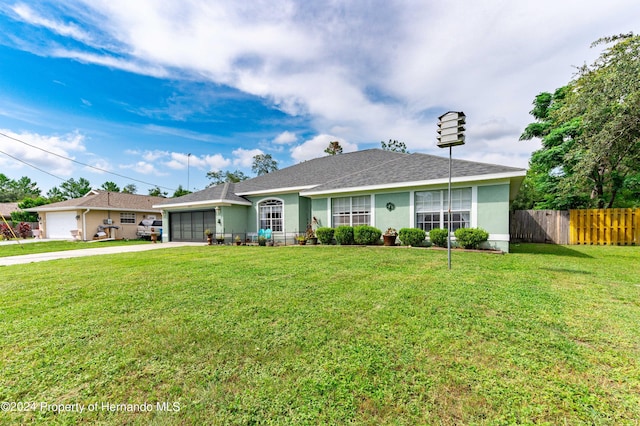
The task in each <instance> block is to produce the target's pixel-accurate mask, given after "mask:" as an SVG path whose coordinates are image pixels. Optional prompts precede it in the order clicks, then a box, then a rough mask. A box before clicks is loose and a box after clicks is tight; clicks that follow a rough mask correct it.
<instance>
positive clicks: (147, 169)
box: [120, 161, 168, 176]
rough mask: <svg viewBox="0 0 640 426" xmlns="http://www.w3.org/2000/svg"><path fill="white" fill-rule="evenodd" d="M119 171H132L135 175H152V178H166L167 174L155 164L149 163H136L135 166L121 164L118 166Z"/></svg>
mask: <svg viewBox="0 0 640 426" xmlns="http://www.w3.org/2000/svg"><path fill="white" fill-rule="evenodd" d="M120 168H121V169H128V170H133V171H135V172H136V173H140V174H142V175H153V176H167V175H168V173H166V172H164V171H163V169H162V168H161V167H159V165H158V164H156V163H149V162H147V161H138V162H137V163H135V164H123V165H121V166H120Z"/></svg>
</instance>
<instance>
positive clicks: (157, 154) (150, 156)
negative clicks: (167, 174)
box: [133, 150, 171, 162]
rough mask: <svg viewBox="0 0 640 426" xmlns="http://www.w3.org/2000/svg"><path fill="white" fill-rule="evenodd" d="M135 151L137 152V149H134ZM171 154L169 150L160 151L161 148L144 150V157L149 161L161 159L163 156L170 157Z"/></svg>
mask: <svg viewBox="0 0 640 426" xmlns="http://www.w3.org/2000/svg"><path fill="white" fill-rule="evenodd" d="M133 152H135V151H133ZM169 156H171V153H169V152H168V151H160V150H153V151H144V152H143V153H142V158H143V159H144V160H145V161H149V162H153V161H156V160H159V159H161V158H165V157H169Z"/></svg>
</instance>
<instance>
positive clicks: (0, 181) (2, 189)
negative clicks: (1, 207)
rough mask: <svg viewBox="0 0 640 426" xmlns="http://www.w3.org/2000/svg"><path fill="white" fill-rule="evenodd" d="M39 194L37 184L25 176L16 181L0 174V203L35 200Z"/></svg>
mask: <svg viewBox="0 0 640 426" xmlns="http://www.w3.org/2000/svg"><path fill="white" fill-rule="evenodd" d="M40 194H41V192H40V188H38V184H37V183H36V182H33V181H32V180H31V179H30V178H28V177H27V176H22V177H21V178H20V179H18V180H14V179H9V178H8V177H7V176H5V175H4V174H2V173H0V203H8V202H15V201H20V200H24V199H25V198H36V197H39V196H40Z"/></svg>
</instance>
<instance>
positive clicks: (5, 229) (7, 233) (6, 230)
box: [0, 223, 13, 240]
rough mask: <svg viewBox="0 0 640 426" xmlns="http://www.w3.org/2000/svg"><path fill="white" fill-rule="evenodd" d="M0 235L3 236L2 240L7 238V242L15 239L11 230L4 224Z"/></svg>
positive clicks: (0, 224)
mask: <svg viewBox="0 0 640 426" xmlns="http://www.w3.org/2000/svg"><path fill="white" fill-rule="evenodd" d="M0 235H2V238H5V239H7V240H10V239H11V238H13V233H12V232H11V228H10V227H8V226H7V225H6V224H4V223H0Z"/></svg>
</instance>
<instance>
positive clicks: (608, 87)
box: [521, 34, 640, 208]
mask: <svg viewBox="0 0 640 426" xmlns="http://www.w3.org/2000/svg"><path fill="white" fill-rule="evenodd" d="M603 43H606V44H609V45H610V47H608V48H606V49H605V50H604V51H603V53H602V54H601V55H600V56H599V58H598V59H597V60H596V61H595V62H594V63H593V64H592V65H584V66H583V67H581V68H580V69H579V72H578V74H577V76H576V78H575V79H574V80H573V81H571V82H570V83H569V85H568V86H567V87H564V88H560V89H558V90H557V91H556V92H555V93H554V94H549V93H541V94H540V95H538V96H537V97H536V100H535V101H534V109H533V110H532V111H531V114H532V115H533V116H534V117H535V118H536V119H537V122H535V123H532V124H530V125H529V126H527V128H526V129H525V131H524V133H523V134H522V136H521V139H530V138H532V137H540V138H541V139H542V148H541V149H540V150H538V151H536V152H535V153H534V154H533V155H532V157H531V161H530V166H531V168H530V173H529V176H528V179H529V178H531V179H532V181H533V182H534V184H535V185H534V186H535V187H536V190H537V193H538V197H539V199H538V200H536V201H535V205H536V207H542V208H575V207H600V208H602V207H615V206H617V205H626V204H628V202H629V200H625V199H623V198H622V197H623V196H628V195H629V194H631V195H633V194H634V193H635V192H634V191H635V190H634V188H635V182H637V178H638V177H639V176H638V174H639V172H638V171H639V170H640V79H639V78H638V76H639V75H640V37H638V36H634V35H632V34H624V35H619V36H615V37H607V38H603V39H600V40H598V41H597V42H595V43H594V44H593V46H598V45H601V44H603Z"/></svg>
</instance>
